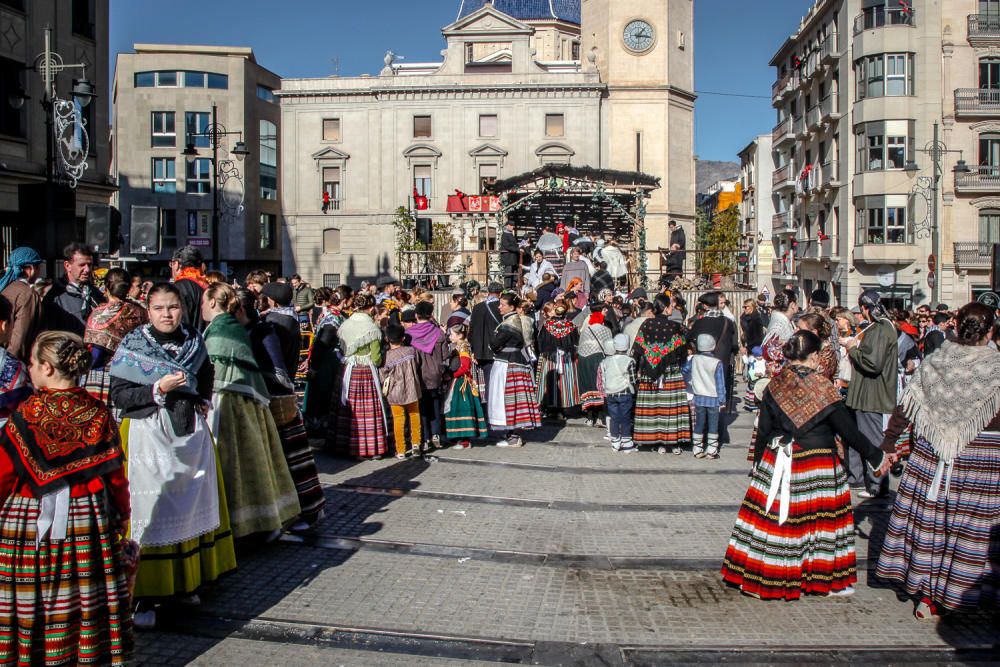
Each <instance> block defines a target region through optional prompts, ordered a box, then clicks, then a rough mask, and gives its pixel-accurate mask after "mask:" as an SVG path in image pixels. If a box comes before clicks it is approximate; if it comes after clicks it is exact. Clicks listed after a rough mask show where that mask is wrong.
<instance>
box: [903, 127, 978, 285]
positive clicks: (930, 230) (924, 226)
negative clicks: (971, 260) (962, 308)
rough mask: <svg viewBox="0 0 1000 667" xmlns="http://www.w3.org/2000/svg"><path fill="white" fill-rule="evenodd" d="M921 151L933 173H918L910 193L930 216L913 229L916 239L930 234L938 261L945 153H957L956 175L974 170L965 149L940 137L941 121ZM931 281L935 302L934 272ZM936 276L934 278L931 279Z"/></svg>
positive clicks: (912, 167) (908, 167)
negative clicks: (925, 155) (919, 199)
mask: <svg viewBox="0 0 1000 667" xmlns="http://www.w3.org/2000/svg"><path fill="white" fill-rule="evenodd" d="M917 152H918V153H926V154H928V155H929V156H930V158H931V162H932V163H933V165H934V176H933V178H932V177H930V176H919V177H917V182H916V183H914V184H913V187H912V188H911V190H910V192H911V194H913V195H914V196H918V197H921V198H923V200H924V201H925V202H926V203H927V204H928V207H927V216H926V217H925V218H924V219H923V220H921V221H919V222H917V221H916V220H915V221H914V222H913V231H914V234H915V235H916V236H917V238H927V237H928V236H930V237H931V254H932V255H933V256H934V260H935V263H937V261H938V260H939V259H940V255H941V249H940V248H939V246H940V245H941V230H940V227H939V226H938V191H939V189H940V188H939V185H940V182H941V160H942V158H943V157H944V154H945V153H958V154H959V156H960V157H959V159H958V162H956V163H955V167H954V169H952V171H953V172H954V173H955V174H958V175H961V174H967V173H969V172H970V171H971V170H970V169H969V165H968V164H966V162H965V160H964V158H963V157H962V151H960V150H952V149H949V148H948V147H947V146H946V145H945V144H944V142H942V141H941V140H940V139H939V137H938V124H937V123H934V139H933V141H931V142H930V143H929V144H927V145H926V146H925V147H924V148H918V149H917ZM904 169H905V170H906V171H908V172H910V173H913V172H916V171H917V164H916V163H915V162H914V161H912V160H911V161H910V162H907V163H906V166H905V167H904ZM927 275H928V280H930V281H931V284H930V285H928V287H930V288H931V302H932V303H934V304H936V303H938V302H939V301H940V300H941V299H940V287H939V286H940V284H941V281H940V278H939V277H938V276H936V275H934V274H933V273H928V274H927ZM932 276H933V278H932Z"/></svg>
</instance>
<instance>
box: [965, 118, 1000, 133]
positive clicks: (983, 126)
mask: <svg viewBox="0 0 1000 667" xmlns="http://www.w3.org/2000/svg"><path fill="white" fill-rule="evenodd" d="M969 129H970V130H972V131H973V132H1000V122H997V121H995V120H984V121H980V122H978V123H972V124H971V125H969Z"/></svg>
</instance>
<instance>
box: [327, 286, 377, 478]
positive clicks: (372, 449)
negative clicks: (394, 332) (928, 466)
mask: <svg viewBox="0 0 1000 667" xmlns="http://www.w3.org/2000/svg"><path fill="white" fill-rule="evenodd" d="M353 307H354V312H353V313H352V314H351V316H350V317H349V318H347V321H346V322H344V323H343V324H341V325H340V330H339V339H340V341H339V342H340V351H341V354H342V357H343V368H344V370H343V373H344V375H343V381H342V383H341V390H340V396H337V397H334V400H339V401H340V407H339V408H338V412H337V432H336V440H337V449H338V450H340V451H341V452H342V453H345V454H349V455H350V456H353V457H355V458H358V459H371V458H381V457H382V456H385V452H386V441H387V439H388V430H389V429H388V424H387V421H386V414H385V407H384V405H383V401H382V381H381V379H380V378H379V372H378V367H379V366H381V365H382V360H383V355H382V330H381V329H379V327H378V325H377V324H375V320H374V319H372V317H373V315H374V314H375V299H374V297H372V296H371V295H369V294H364V293H360V294H357V295H356V296H355V297H354V300H353Z"/></svg>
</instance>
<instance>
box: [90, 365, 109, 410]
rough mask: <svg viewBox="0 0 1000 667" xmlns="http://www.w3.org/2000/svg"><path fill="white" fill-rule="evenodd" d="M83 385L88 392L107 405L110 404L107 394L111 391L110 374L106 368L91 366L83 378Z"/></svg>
mask: <svg viewBox="0 0 1000 667" xmlns="http://www.w3.org/2000/svg"><path fill="white" fill-rule="evenodd" d="M83 386H84V388H85V389H86V390H87V393H88V394H90V395H91V396H93V397H94V398H96V399H98V400H100V401H102V402H103V403H104V404H106V405H108V406H110V405H111V400H110V398H109V394H110V393H111V374H110V373H108V370H107V368H92V369H91V370H90V372H89V373H87V375H86V377H85V378H84V382H83Z"/></svg>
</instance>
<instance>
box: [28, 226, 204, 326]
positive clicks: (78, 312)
mask: <svg viewBox="0 0 1000 667" xmlns="http://www.w3.org/2000/svg"><path fill="white" fill-rule="evenodd" d="M93 268H94V253H93V252H92V251H91V250H90V248H88V247H87V246H85V245H83V244H82V243H70V244H69V245H68V246H66V249H65V250H64V251H63V269H64V270H65V271H66V275H64V276H60V277H59V278H58V279H57V280H56V281H55V283H54V284H53V285H52V289H50V290H49V292H48V294H46V295H45V299H44V300H43V301H42V319H43V323H44V324H43V328H44V329H46V330H47V331H69V332H70V333H75V334H77V335H78V336H83V332H84V331H85V330H86V328H87V318H88V317H90V313H91V312H92V311H93V310H94V308H96V307H97V306H98V305H100V304H102V303H104V302H105V301H107V299H106V298H104V295H103V294H101V291H100V290H99V289H97V288H96V287H94V286H93V285H92V284H91V278H90V276H91V271H92V270H93ZM198 306H199V308H200V307H201V302H199V303H198ZM28 344H29V345H31V342H29V343H28Z"/></svg>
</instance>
